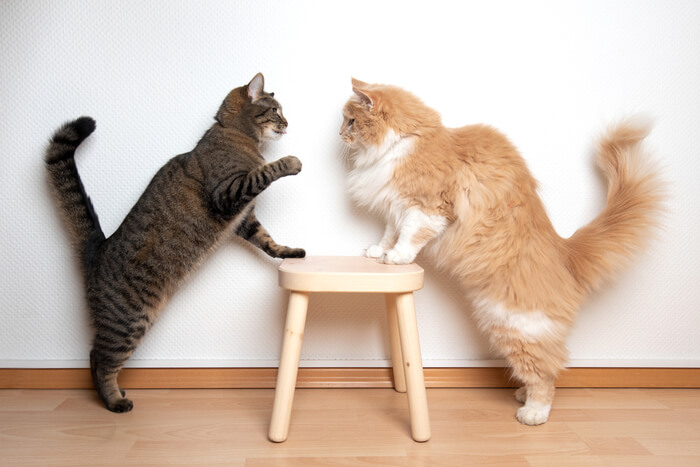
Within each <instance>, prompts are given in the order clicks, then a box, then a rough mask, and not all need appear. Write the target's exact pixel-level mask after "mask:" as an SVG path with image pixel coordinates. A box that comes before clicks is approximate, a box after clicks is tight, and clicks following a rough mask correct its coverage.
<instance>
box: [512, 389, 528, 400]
mask: <svg viewBox="0 0 700 467" xmlns="http://www.w3.org/2000/svg"><path fill="white" fill-rule="evenodd" d="M514 396H515V400H516V401H518V402H522V403H523V404H524V403H525V402H527V388H526V387H525V386H523V387H521V388H520V389H518V390H517V391H515V394H514Z"/></svg>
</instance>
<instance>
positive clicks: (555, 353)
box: [340, 79, 662, 425]
mask: <svg viewBox="0 0 700 467" xmlns="http://www.w3.org/2000/svg"><path fill="white" fill-rule="evenodd" d="M352 86H353V91H354V95H353V96H352V97H351V98H350V99H349V100H348V102H347V103H346V104H345V106H344V108H343V116H344V120H343V125H342V127H341V131H340V134H341V136H342V138H343V140H344V141H345V143H346V144H347V145H348V146H349V147H350V149H351V151H350V156H349V157H350V165H351V168H350V173H349V178H348V186H349V191H350V193H351V196H352V197H353V198H354V200H355V201H356V203H357V204H359V205H360V206H363V207H366V208H369V209H370V210H372V211H375V212H377V213H379V214H380V215H382V216H383V217H384V219H385V220H386V231H385V232H384V236H383V237H382V239H381V240H380V242H379V243H378V244H377V245H372V246H370V247H369V248H368V249H367V252H366V255H367V256H369V257H372V258H378V259H379V261H381V262H384V263H392V264H394V263H395V264H404V263H410V262H412V261H413V260H414V259H415V257H416V255H417V254H418V252H420V251H421V249H423V248H424V247H426V251H427V252H428V253H429V254H430V255H431V256H432V258H433V259H434V261H435V263H436V264H437V266H439V267H441V268H444V269H446V270H448V271H449V272H450V273H451V274H452V276H453V277H455V278H456V279H457V280H458V281H459V282H460V283H461V285H462V287H463V288H464V290H465V292H466V293H467V296H468V297H469V298H470V299H471V301H472V303H473V308H474V311H475V318H476V321H477V323H478V326H479V328H480V329H481V330H482V331H483V332H485V333H486V334H487V335H488V338H489V341H490V343H491V345H492V347H493V348H494V349H495V350H496V351H498V352H499V353H500V354H501V355H502V356H503V357H505V358H506V360H507V361H508V364H509V365H510V367H511V368H512V371H513V376H514V377H515V378H516V379H517V380H519V381H520V382H522V383H523V385H524V386H523V387H522V388H520V389H519V390H518V391H517V392H516V394H515V397H516V398H517V399H518V400H519V401H520V402H523V403H524V406H523V407H521V408H520V409H519V410H518V413H517V419H518V420H519V421H520V422H521V423H524V424H527V425H538V424H541V423H544V422H545V421H547V418H548V416H549V411H550V408H551V405H552V399H553V397H554V381H555V378H556V377H557V374H558V373H559V371H560V370H561V369H563V368H564V365H565V364H566V362H567V359H568V354H567V350H566V338H567V336H568V334H569V331H570V329H571V327H572V323H573V321H574V318H575V315H576V311H577V308H578V307H579V305H580V304H581V302H582V301H583V299H584V297H585V296H586V294H587V293H589V292H591V291H592V290H593V289H595V288H596V287H598V286H599V285H601V283H602V282H603V281H605V280H606V279H607V278H609V277H611V275H612V274H613V273H615V272H616V271H618V270H619V269H620V268H621V267H622V266H624V265H625V263H626V262H627V260H628V259H630V258H631V256H633V254H634V253H635V252H636V251H637V250H639V248H640V247H641V246H643V244H644V242H645V240H646V238H647V237H648V236H649V234H650V233H651V230H653V227H654V226H655V225H656V223H657V217H658V216H657V214H659V212H660V211H661V204H662V190H661V183H660V180H659V178H658V176H657V175H656V172H655V170H654V167H653V166H652V165H651V164H649V163H648V161H647V159H646V158H645V155H644V153H643V150H642V148H641V142H642V140H643V139H644V138H645V137H646V135H647V134H648V128H647V127H646V126H645V125H643V124H641V123H639V122H633V121H627V122H623V123H620V124H618V125H616V126H613V127H612V128H610V129H609V130H608V132H607V134H606V135H605V136H604V137H603V138H602V141H601V142H600V144H599V146H598V149H597V155H596V158H597V162H598V164H599V165H600V167H601V169H602V170H603V172H604V173H605V175H606V176H607V178H608V181H609V187H608V198H607V204H606V206H605V209H604V210H603V212H602V213H600V215H598V217H596V218H595V219H594V220H593V221H591V222H590V223H589V224H588V225H586V226H584V227H582V228H580V229H579V230H578V231H577V232H576V233H574V235H573V236H571V237H570V238H568V239H564V238H562V237H560V236H559V235H557V233H556V231H555V230H554V227H553V226H552V223H551V222H550V220H549V218H548V217H547V214H546V212H545V208H544V206H543V204H542V201H541V200H540V198H539V196H538V195H537V182H536V181H535V179H534V178H533V177H532V175H531V174H530V172H529V171H528V169H527V167H526V164H525V162H524V160H523V158H522V157H521V156H520V154H519V153H518V151H517V150H516V149H515V147H514V146H513V144H512V143H511V142H510V141H509V140H508V139H507V138H506V137H505V136H504V135H503V134H501V133H500V132H498V131H497V130H495V129H493V128H491V127H489V126H485V125H471V126H465V127H462V128H445V127H444V126H443V125H442V123H441V120H440V116H439V114H438V113H437V112H436V111H435V110H433V109H431V108H429V107H427V106H426V105H424V104H423V103H422V102H421V101H420V100H419V99H418V98H417V97H415V96H414V95H413V94H411V93H409V92H407V91H404V90H403V89H400V88H398V87H395V86H389V85H381V84H367V83H363V82H361V81H358V80H355V79H353V80H352Z"/></svg>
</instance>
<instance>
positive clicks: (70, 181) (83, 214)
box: [45, 117, 104, 261]
mask: <svg viewBox="0 0 700 467" xmlns="http://www.w3.org/2000/svg"><path fill="white" fill-rule="evenodd" d="M93 131H95V121H94V120H93V119H92V118H90V117H80V118H79V119H77V120H74V121H72V122H68V123H66V124H65V125H63V126H62V127H61V128H59V129H58V130H57V131H56V133H54V135H53V138H51V142H50V144H49V147H48V149H47V150H46V159H45V160H46V166H47V169H48V171H49V181H50V183H51V185H52V186H53V188H54V190H55V193H56V198H57V199H58V202H59V204H60V206H61V209H62V211H63V217H64V218H65V219H66V222H67V224H68V226H69V228H70V233H71V238H72V240H73V243H74V245H75V249H76V251H77V253H78V255H79V256H80V258H81V259H82V260H83V261H85V259H86V249H87V248H88V244H89V243H90V239H91V237H92V238H95V237H99V238H102V239H104V235H103V234H102V229H101V227H100V222H99V220H98V219H97V215H96V214H95V211H94V209H93V207H92V203H91V202H90V198H88V196H87V194H86V193H85V188H84V187H83V183H82V182H81V180H80V175H78V169H77V167H76V165H75V159H74V157H75V150H76V148H77V147H78V146H79V145H80V143H82V142H83V140H84V139H85V138H87V137H88V136H90V134H91V133H92V132H93Z"/></svg>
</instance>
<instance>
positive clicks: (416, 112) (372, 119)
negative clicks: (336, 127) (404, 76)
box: [340, 78, 441, 148]
mask: <svg viewBox="0 0 700 467" xmlns="http://www.w3.org/2000/svg"><path fill="white" fill-rule="evenodd" d="M352 90H353V92H354V93H355V94H354V95H353V96H352V97H350V99H349V100H348V101H347V102H346V103H345V106H344V107H343V124H342V126H341V127H340V136H341V137H342V138H343V141H344V142H345V143H346V144H347V145H348V146H350V147H351V148H371V147H375V148H378V147H381V146H384V145H386V144H391V140H396V139H397V138H401V137H406V136H417V135H420V134H421V133H422V132H423V130H425V129H428V128H435V127H438V126H441V122H440V115H439V114H438V113H437V112H436V111H434V110H433V109H431V108H430V107H428V106H426V105H425V104H423V102H421V100H420V99H418V98H417V97H416V96H414V95H413V94H411V93H410V92H408V91H405V90H403V89H401V88H398V87H396V86H390V85H386V84H367V83H364V82H362V81H359V80H357V79H355V78H353V79H352Z"/></svg>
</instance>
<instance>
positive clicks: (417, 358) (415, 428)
mask: <svg viewBox="0 0 700 467" xmlns="http://www.w3.org/2000/svg"><path fill="white" fill-rule="evenodd" d="M395 300H396V317H397V320H398V323H399V335H400V337H401V349H402V353H403V362H404V370H405V372H406V393H407V396H408V412H409V416H410V418H411V435H412V436H413V439H414V440H416V441H421V442H422V441H428V440H429V439H430V418H429V416H428V398H427V395H426V392H425V380H424V378H423V361H422V359H421V355H420V344H419V342H418V326H417V324H416V311H415V307H414V304H413V293H411V292H409V293H401V294H396V295H395Z"/></svg>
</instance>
